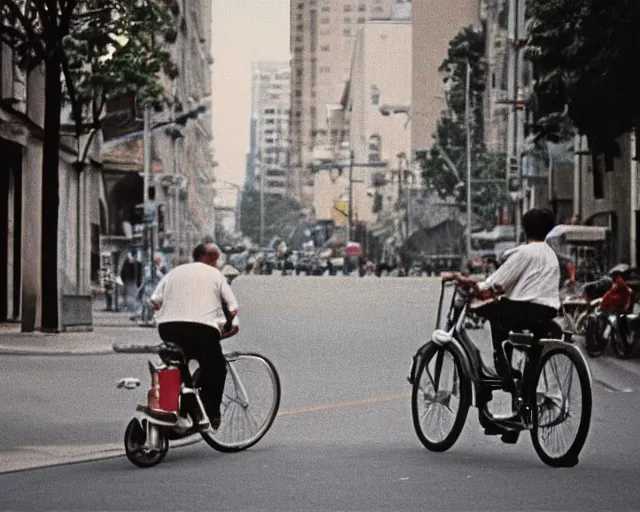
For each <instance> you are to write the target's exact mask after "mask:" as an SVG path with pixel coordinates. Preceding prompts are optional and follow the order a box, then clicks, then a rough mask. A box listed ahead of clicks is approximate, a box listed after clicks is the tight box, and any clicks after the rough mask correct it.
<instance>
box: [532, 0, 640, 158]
mask: <svg viewBox="0 0 640 512" xmlns="http://www.w3.org/2000/svg"><path fill="white" fill-rule="evenodd" d="M527 16H528V39H527V41H526V47H525V54H526V56H527V58H528V59H529V60H530V61H531V62H532V63H533V68H534V78H535V87H534V95H533V97H532V101H531V104H532V105H531V106H532V107H533V109H534V112H535V114H536V119H535V125H534V132H535V135H536V137H537V139H539V140H549V141H551V142H559V141H563V140H567V139H568V138H569V137H571V136H572V135H573V129H574V127H575V129H577V130H578V132H579V133H581V134H583V135H586V137H587V139H588V142H589V147H590V149H591V152H592V154H593V155H594V157H595V156H597V155H598V154H604V155H605V157H606V158H605V160H606V161H610V162H611V161H612V160H613V157H614V156H616V155H617V154H618V153H619V149H618V147H617V144H616V141H615V140H616V138H618V137H619V136H621V135H623V134H624V133H627V132H629V131H630V130H631V129H632V128H633V127H634V126H636V123H637V119H638V118H639V117H640V82H638V79H637V78H636V76H635V75H636V73H635V67H636V65H637V63H638V62H640V31H638V20H639V19H640V3H639V2H635V1H629V0H530V1H529V2H528V3H527Z"/></svg>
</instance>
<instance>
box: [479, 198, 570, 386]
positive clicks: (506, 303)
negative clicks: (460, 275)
mask: <svg viewBox="0 0 640 512" xmlns="http://www.w3.org/2000/svg"><path fill="white" fill-rule="evenodd" d="M554 225H555V220H554V218H553V213H552V212H551V211H549V210H546V209H539V208H534V209H532V210H529V211H528V212H527V213H526V214H525V215H524V216H523V218H522V227H523V229H524V232H525V235H526V237H527V244H526V245H521V246H519V247H517V248H516V249H514V250H512V251H510V254H509V256H508V258H507V260H506V261H505V262H504V263H503V264H502V265H501V266H500V268H498V270H496V271H495V272H494V273H493V274H492V275H491V276H489V277H488V278H487V279H486V281H484V282H482V283H479V284H478V288H479V289H480V290H481V291H485V290H492V291H495V292H497V293H499V294H501V295H502V296H501V298H500V300H497V301H495V302H494V303H493V304H491V305H489V306H486V307H483V308H481V309H484V310H485V311H479V312H478V313H479V314H480V315H481V316H484V317H486V318H488V319H489V321H490V323H491V337H492V342H493V348H494V360H495V365H496V371H497V372H498V375H499V376H501V377H505V376H506V375H508V373H507V368H506V365H507V361H506V359H505V356H504V353H503V350H502V342H503V341H504V340H506V339H507V338H508V335H509V331H516V332H517V331H523V330H530V331H532V332H533V333H534V334H538V335H539V333H538V332H537V331H538V330H539V329H540V328H541V326H545V324H546V325H547V326H548V325H549V322H548V321H549V320H551V319H552V318H555V317H556V316H557V315H558V309H559V308H560V290H559V285H560V263H559V261H558V257H557V256H556V254H555V252H554V251H553V249H551V247H550V246H549V245H548V244H547V243H546V242H545V241H544V240H545V237H546V236H547V233H549V231H551V229H553V227H554ZM544 334H545V335H546V333H544Z"/></svg>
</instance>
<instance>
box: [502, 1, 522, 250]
mask: <svg viewBox="0 0 640 512" xmlns="http://www.w3.org/2000/svg"><path fill="white" fill-rule="evenodd" d="M524 22H525V0H509V12H508V21H507V33H508V44H507V51H508V55H507V57H508V59H507V64H508V67H507V102H506V103H507V104H508V110H507V162H506V167H507V172H506V178H507V186H508V185H509V182H510V181H511V180H512V179H515V181H516V183H518V187H517V189H516V190H512V191H510V193H511V199H512V201H513V204H514V206H515V227H516V243H519V242H520V236H521V235H520V233H521V231H522V226H521V222H522V209H523V199H524V192H525V187H524V183H523V174H522V150H523V147H524V109H523V106H522V105H521V104H520V101H519V97H520V95H521V94H522V85H523V84H522V82H523V76H524V75H523V68H524V59H523V55H522V49H521V44H520V41H521V39H522V37H523V36H524Z"/></svg>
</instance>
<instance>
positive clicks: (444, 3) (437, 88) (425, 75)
mask: <svg viewBox="0 0 640 512" xmlns="http://www.w3.org/2000/svg"><path fill="white" fill-rule="evenodd" d="M469 25H473V26H476V27H479V25H480V0H456V1H455V2H452V1H451V0H413V78H412V84H413V92H412V105H411V149H412V151H413V152H416V151H425V150H428V149H430V148H431V146H432V145H433V142H434V139H433V134H434V133H435V129H436V122H437V121H438V119H439V118H440V114H441V112H442V110H444V108H445V107H446V103H445V84H444V83H443V82H442V76H441V74H440V73H439V72H438V68H439V67H440V64H441V63H442V61H443V60H444V59H445V57H446V56H447V49H448V47H449V41H451V39H453V37H454V36H455V35H456V34H457V33H458V32H459V31H460V29H462V28H463V27H466V26H469Z"/></svg>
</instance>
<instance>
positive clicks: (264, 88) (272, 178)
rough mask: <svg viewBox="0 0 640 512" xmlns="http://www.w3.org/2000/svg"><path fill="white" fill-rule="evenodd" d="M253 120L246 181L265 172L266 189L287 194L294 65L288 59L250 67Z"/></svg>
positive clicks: (256, 183)
mask: <svg viewBox="0 0 640 512" xmlns="http://www.w3.org/2000/svg"><path fill="white" fill-rule="evenodd" d="M251 78H252V84H251V90H252V101H251V120H250V130H251V133H250V137H249V139H250V145H251V147H250V148H249V162H248V166H247V167H248V171H249V172H248V173H247V174H248V176H247V178H248V179H247V183H249V184H251V183H255V185H261V184H260V182H258V181H256V177H257V176H258V175H259V176H260V179H262V177H263V176H264V178H265V181H264V193H265V194H274V195H280V196H284V195H285V192H286V185H287V169H288V164H289V110H290V98H291V68H290V66H289V63H288V62H273V61H261V62H255V63H254V64H253V66H252V70H251Z"/></svg>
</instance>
